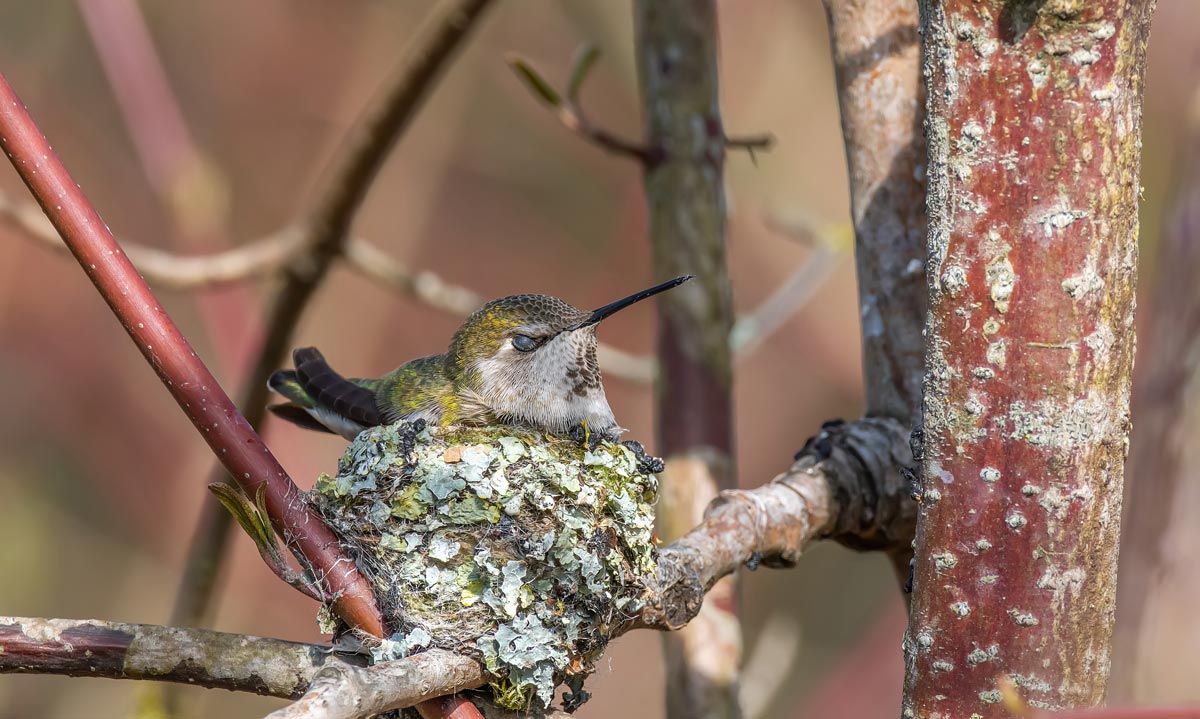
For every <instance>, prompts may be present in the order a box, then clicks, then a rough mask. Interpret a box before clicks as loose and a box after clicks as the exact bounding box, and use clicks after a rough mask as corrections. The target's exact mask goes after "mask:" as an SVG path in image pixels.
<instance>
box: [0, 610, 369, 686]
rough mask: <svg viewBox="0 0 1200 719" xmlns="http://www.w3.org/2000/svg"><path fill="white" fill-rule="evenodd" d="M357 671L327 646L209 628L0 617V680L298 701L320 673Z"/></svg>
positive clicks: (92, 620) (89, 620)
mask: <svg viewBox="0 0 1200 719" xmlns="http://www.w3.org/2000/svg"><path fill="white" fill-rule="evenodd" d="M338 668H344V669H346V670H353V669H358V667H357V666H355V665H353V664H350V663H349V662H348V661H347V660H345V659H343V658H341V657H340V656H339V655H337V654H335V653H332V652H330V650H329V647H323V646H320V645H317V644H303V643H300V642H288V641H284V640H282V639H266V638H263V637H251V636H246V635H242V634H226V633H224V632H214V631H211V630H207V629H183V628H178V627H161V626H156V625H153V624H122V623H120V622H105V621H98V620H94V619H81V620H75V619H37V618H33V617H0V673H14V674H60V675H65V676H72V677H103V678H106V679H146V680H152V681H163V682H178V683H181V684H192V685H195V686H201V687H209V688H215V689H228V690H230V691H239V692H253V693H255V694H263V695H267V696H273V697H281V698H284V699H295V698H297V697H300V696H302V695H303V694H304V692H306V691H307V690H308V687H309V685H310V684H311V683H312V682H313V679H314V678H315V677H316V676H317V675H318V673H319V672H321V671H330V670H336V669H338Z"/></svg>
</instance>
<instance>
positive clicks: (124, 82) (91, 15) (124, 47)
mask: <svg viewBox="0 0 1200 719" xmlns="http://www.w3.org/2000/svg"><path fill="white" fill-rule="evenodd" d="M76 5H77V6H78V7H79V12H80V14H81V15H82V16H83V20H84V24H85V26H86V27H87V31H88V35H89V36H90V37H91V39H92V43H93V44H94V45H95V47H96V54H97V55H98V56H99V58H100V65H101V67H102V68H103V70H104V75H105V77H106V78H107V79H108V83H109V85H110V87H111V88H112V91H113V95H114V96H115V98H116V100H117V107H118V109H119V110H120V111H121V116H122V118H123V119H124V121H125V126H126V127H127V128H128V130H129V139H130V141H131V142H132V143H133V147H134V150H135V151H136V153H137V156H138V159H139V160H140V162H141V166H142V170H143V172H144V173H145V175H146V179H147V181H148V182H149V185H150V187H151V189H152V190H153V191H154V192H155V194H157V195H158V196H159V199H160V200H161V201H162V203H163V204H164V205H166V206H167V207H168V208H169V209H170V211H171V214H172V215H173V216H174V217H175V219H176V224H177V225H179V226H180V227H181V228H183V229H184V230H185V231H188V232H190V233H194V234H198V235H206V234H210V233H211V232H212V231H213V230H216V229H217V228H219V227H221V226H222V225H224V220H225V218H226V215H227V212H228V190H227V185H226V182H225V181H224V180H223V178H222V177H221V176H220V173H219V172H218V171H217V169H216V168H215V167H214V166H213V164H212V162H211V161H210V160H209V158H208V157H207V156H206V155H205V153H203V152H202V151H201V150H200V148H199V147H198V146H197V145H196V143H195V141H194V140H193V138H192V134H191V132H190V131H189V130H188V126H187V122H186V121H185V120H184V117H183V111H182V110H181V109H180V107H179V102H178V99H177V98H176V97H175V93H174V92H173V91H172V89H171V83H170V81H169V80H168V78H167V72H166V69H165V68H164V67H163V63H162V60H161V58H160V57H159V55H158V53H157V52H156V50H155V48H154V41H153V38H151V36H150V29H149V28H148V27H147V25H146V19H145V17H143V15H142V13H141V11H140V10H139V8H138V5H137V3H136V2H135V0H77V2H76Z"/></svg>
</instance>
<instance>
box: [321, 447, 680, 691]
mask: <svg viewBox="0 0 1200 719" xmlns="http://www.w3.org/2000/svg"><path fill="white" fill-rule="evenodd" d="M638 465H639V463H638V459H637V457H636V455H634V453H633V452H632V451H630V450H629V449H628V448H626V447H624V446H621V445H615V444H610V443H607V442H606V443H602V444H600V445H599V446H598V447H596V448H594V449H591V450H585V449H583V448H582V447H581V446H580V445H579V444H577V443H575V442H573V441H571V440H569V439H566V438H560V437H553V436H544V435H542V434H540V433H534V432H529V431H524V430H522V431H516V430H514V429H512V428H472V429H457V428H436V429H425V430H423V431H422V432H420V433H418V434H416V435H415V436H414V433H413V432H412V430H411V428H410V427H408V426H407V425H405V424H403V423H401V424H398V425H392V426H388V427H377V428H374V429H371V430H368V431H367V432H364V433H363V434H361V435H360V436H359V437H358V438H357V439H356V440H355V441H354V443H353V444H351V445H350V447H349V448H348V449H347V450H346V453H345V455H344V456H343V457H342V459H341V461H340V462H339V464H338V473H337V476H335V477H329V476H328V475H323V476H322V477H321V479H320V480H319V481H318V482H317V486H316V489H315V491H314V492H313V493H312V499H313V503H314V504H315V505H316V506H317V507H318V509H319V510H320V511H321V513H322V514H323V516H324V517H325V518H326V520H327V521H328V522H329V523H330V525H331V526H332V527H334V529H335V530H336V531H337V532H338V533H339V534H340V536H341V537H342V538H343V539H344V541H346V543H347V544H349V545H351V547H352V548H353V549H354V550H355V552H356V554H357V556H358V558H359V565H360V568H361V569H362V570H363V572H364V573H365V574H366V575H367V576H368V577H370V578H371V580H372V582H373V583H374V586H375V588H376V592H377V594H378V596H379V599H380V602H381V604H382V606H383V607H384V610H385V613H386V614H387V615H388V617H389V620H390V621H391V624H392V625H393V627H394V628H395V629H397V630H398V631H397V632H396V633H395V634H394V635H393V636H392V637H391V638H390V639H388V640H385V641H384V642H383V643H382V644H381V645H380V646H379V647H377V648H376V649H375V650H374V654H375V658H376V659H377V660H385V659H389V658H395V657H401V656H407V655H408V654H410V653H412V652H415V651H420V650H422V649H425V648H428V647H442V648H445V649H451V650H454V651H458V652H468V653H472V654H473V655H474V656H477V657H478V658H479V659H480V660H481V661H482V662H483V664H484V665H485V666H486V667H487V670H488V671H489V672H490V673H491V674H492V675H493V676H494V677H496V680H495V682H494V683H493V685H492V686H493V690H494V692H495V696H496V699H497V700H498V701H499V702H500V703H501V704H503V705H505V706H508V707H510V708H524V707H527V706H530V705H531V704H532V705H534V706H548V705H549V703H550V701H551V699H552V698H553V694H554V689H555V687H556V686H558V685H559V684H560V683H563V682H566V683H567V684H569V685H570V687H571V689H572V695H573V696H574V697H576V698H578V697H582V696H585V695H586V693H585V692H583V690H582V681H583V678H584V677H585V676H586V675H587V674H589V673H590V672H591V671H592V669H593V666H594V663H595V662H596V660H597V659H598V658H599V656H600V654H601V652H603V650H604V648H605V646H606V644H607V642H608V640H609V638H610V635H611V632H612V631H613V629H614V628H616V627H617V626H618V625H619V624H620V623H621V622H622V621H623V620H625V619H627V618H629V617H631V616H633V615H634V614H636V612H637V611H638V610H639V609H640V607H641V604H642V602H643V601H644V600H645V598H646V596H647V590H646V585H647V580H648V579H649V578H650V577H651V575H652V573H653V572H654V568H655V550H654V543H653V539H652V531H653V527H654V509H653V503H654V501H655V499H656V496H657V490H658V485H657V480H656V479H655V478H654V477H653V476H651V475H645V474H642V473H641V472H640V471H639V468H638Z"/></svg>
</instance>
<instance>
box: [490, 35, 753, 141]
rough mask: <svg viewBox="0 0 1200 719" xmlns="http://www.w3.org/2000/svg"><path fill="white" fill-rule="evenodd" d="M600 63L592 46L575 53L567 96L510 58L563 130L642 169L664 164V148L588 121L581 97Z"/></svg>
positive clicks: (525, 63)
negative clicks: (620, 156) (630, 160)
mask: <svg viewBox="0 0 1200 719" xmlns="http://www.w3.org/2000/svg"><path fill="white" fill-rule="evenodd" d="M599 59H600V51H599V50H598V49H597V48H596V47H595V46H593V45H582V46H580V47H579V48H578V49H577V50H576V51H575V57H574V59H573V60H572V63H571V74H570V79H569V80H568V82H567V89H566V91H565V92H561V93H560V92H559V91H558V90H556V89H555V88H554V86H553V85H552V84H551V83H550V82H549V81H548V80H546V78H545V76H544V75H542V73H541V72H539V71H538V70H537V69H536V68H535V67H534V66H533V64H532V63H530V62H529V61H528V60H526V59H525V58H523V57H521V56H520V55H517V54H515V53H510V54H509V55H508V64H509V66H511V67H512V69H513V71H514V72H515V73H516V74H517V77H519V78H520V79H521V80H522V82H524V83H525V85H526V86H527V87H528V88H529V90H530V92H532V93H533V95H534V97H536V98H538V99H539V100H541V101H542V102H543V103H545V104H546V105H547V106H548V107H549V108H550V109H552V110H554V114H555V116H556V117H558V121H559V122H560V123H562V125H563V127H565V128H567V129H568V130H570V131H571V132H574V133H575V134H577V135H579V136H580V137H582V138H584V139H585V140H587V141H589V142H591V143H592V144H594V145H596V146H597V147H599V148H601V149H603V150H607V151H608V152H611V153H613V154H614V155H624V156H626V157H632V158H634V159H635V160H638V161H639V162H641V163H642V164H643V165H653V164H656V163H658V162H661V161H663V160H664V159H665V158H664V157H663V154H662V148H661V147H659V146H656V145H654V144H653V143H649V144H646V143H640V142H635V141H633V140H627V139H625V138H622V137H618V136H617V135H614V134H613V133H611V132H609V131H607V130H605V129H604V128H602V127H598V126H597V125H595V124H593V123H592V122H591V121H590V120H588V118H587V115H586V114H584V112H583V107H582V106H581V105H580V102H579V93H580V91H581V90H582V89H583V83H584V81H585V80H586V79H587V76H588V74H589V73H590V72H591V70H592V67H593V66H595V64H596V61H597V60H599ZM774 143H775V138H774V137H773V136H771V135H752V136H748V137H725V146H726V147H729V148H733V149H736V150H744V151H746V152H747V153H749V154H750V157H751V159H753V158H754V153H756V152H759V151H762V150H769V149H771V146H772V145H773V144H774Z"/></svg>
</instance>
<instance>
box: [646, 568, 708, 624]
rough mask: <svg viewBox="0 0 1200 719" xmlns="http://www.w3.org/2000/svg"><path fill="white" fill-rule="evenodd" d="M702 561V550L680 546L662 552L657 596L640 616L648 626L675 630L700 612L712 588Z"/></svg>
mask: <svg viewBox="0 0 1200 719" xmlns="http://www.w3.org/2000/svg"><path fill="white" fill-rule="evenodd" d="M684 555H688V556H684ZM701 561H702V557H700V556H699V553H697V552H691V551H689V550H688V549H683V548H677V547H671V548H669V551H664V552H663V553H661V554H660V555H659V562H658V571H657V576H656V578H655V583H654V586H653V590H654V593H653V597H654V598H653V601H652V602H650V603H648V604H647V606H646V607H645V608H644V609H643V610H642V616H641V618H640V620H641V623H642V624H643V625H644V626H649V627H654V628H656V629H665V630H668V631H675V630H677V629H681V628H682V627H683V626H684V625H686V624H687V623H688V622H690V621H692V618H693V617H695V616H696V614H698V613H699V612H700V606H701V605H702V604H703V603H704V593H705V592H706V591H707V590H708V587H706V586H705V584H704V579H703V577H702V574H701V572H699V571H697V569H696V566H697V565H698V564H700V563H701Z"/></svg>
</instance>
